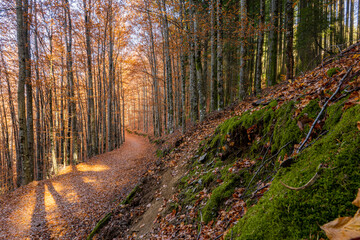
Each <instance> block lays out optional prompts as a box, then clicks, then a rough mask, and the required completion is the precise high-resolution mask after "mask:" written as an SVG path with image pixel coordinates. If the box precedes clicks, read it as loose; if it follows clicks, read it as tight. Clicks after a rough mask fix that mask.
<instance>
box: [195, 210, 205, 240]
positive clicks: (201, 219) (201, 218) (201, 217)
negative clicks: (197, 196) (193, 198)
mask: <svg viewBox="0 0 360 240" xmlns="http://www.w3.org/2000/svg"><path fill="white" fill-rule="evenodd" d="M202 222H203V216H202V213H201V210H200V231H199V234H198V236H197V238H196V239H197V240H199V239H200V235H201V231H202Z"/></svg>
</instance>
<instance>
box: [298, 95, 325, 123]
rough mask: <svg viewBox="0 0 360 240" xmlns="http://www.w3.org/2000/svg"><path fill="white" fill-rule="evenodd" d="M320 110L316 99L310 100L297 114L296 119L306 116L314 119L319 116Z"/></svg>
mask: <svg viewBox="0 0 360 240" xmlns="http://www.w3.org/2000/svg"><path fill="white" fill-rule="evenodd" d="M320 110H321V108H320V107H319V101H318V100H317V99H316V100H311V101H310V102H309V103H308V105H306V107H305V108H304V109H303V110H302V112H301V113H300V114H299V116H298V119H299V118H300V117H302V116H304V115H307V117H309V118H311V119H315V118H316V117H317V115H318V114H319V112H320Z"/></svg>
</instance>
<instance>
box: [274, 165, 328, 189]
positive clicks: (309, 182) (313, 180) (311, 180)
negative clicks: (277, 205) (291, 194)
mask: <svg viewBox="0 0 360 240" xmlns="http://www.w3.org/2000/svg"><path fill="white" fill-rule="evenodd" d="M321 168H322V164H319V166H318V167H317V171H316V173H315V175H314V176H313V177H312V178H311V179H310V180H309V181H308V182H307V183H306V184H305V185H304V186H301V187H290V186H289V185H286V184H285V183H283V182H282V181H281V180H280V183H281V184H282V185H283V186H284V187H286V188H288V189H290V190H296V191H298V190H303V189H305V188H307V187H310V186H311V185H313V184H314V183H315V182H316V179H318V177H319V176H320V174H319V172H320V169H321Z"/></svg>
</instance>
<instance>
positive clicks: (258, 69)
mask: <svg viewBox="0 0 360 240" xmlns="http://www.w3.org/2000/svg"><path fill="white" fill-rule="evenodd" d="M264 24H265V0H260V18H259V30H258V31H259V32H258V39H257V54H256V66H255V88H254V90H255V92H254V93H255V94H257V93H260V92H261V76H262V57H263V45H264V30H265V29H264V28H265V26H264Z"/></svg>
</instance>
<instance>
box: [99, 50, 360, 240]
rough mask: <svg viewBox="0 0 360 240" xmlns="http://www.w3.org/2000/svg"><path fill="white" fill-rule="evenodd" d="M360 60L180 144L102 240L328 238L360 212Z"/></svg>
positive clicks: (283, 90)
mask: <svg viewBox="0 0 360 240" xmlns="http://www.w3.org/2000/svg"><path fill="white" fill-rule="evenodd" d="M359 60H360V47H359V44H357V45H354V46H352V47H350V48H349V49H347V50H345V51H344V52H342V53H340V54H339V55H338V56H337V57H335V58H332V59H329V60H327V61H324V63H323V64H322V65H321V66H319V67H318V68H316V69H315V70H313V71H312V72H309V73H307V74H305V75H304V76H302V77H299V78H298V79H296V81H295V82H294V83H289V84H284V83H283V84H281V85H278V86H276V87H274V88H271V89H267V90H265V91H264V95H263V96H262V97H261V99H254V98H252V99H248V100H246V101H243V102H241V103H240V104H238V105H237V106H234V107H232V108H229V109H227V110H226V111H224V112H222V113H216V114H213V115H211V116H210V117H209V118H208V119H207V120H206V121H204V122H203V123H202V124H200V125H198V126H195V127H194V128H192V129H190V131H188V132H187V134H186V135H184V136H181V137H180V138H176V139H177V140H176V141H175V140H174V144H173V145H174V148H173V149H172V150H171V151H170V153H169V154H168V155H167V156H166V157H163V158H162V161H159V164H158V168H157V169H154V170H153V171H150V172H148V174H147V176H146V177H144V180H143V181H142V182H140V183H139V185H138V188H137V189H136V191H134V192H133V194H132V195H131V197H132V201H127V202H126V203H127V204H125V205H122V206H120V207H119V208H118V209H117V210H115V211H114V217H113V218H112V219H111V222H110V224H108V225H107V226H106V227H105V228H104V229H103V230H102V232H101V233H100V235H99V236H100V238H103V237H110V236H111V237H115V236H117V237H119V236H120V237H129V236H132V237H134V238H146V239H148V238H165V239H167V238H170V239H171V238H175V237H177V238H188V239H220V238H226V239H319V238H321V237H326V236H325V233H324V232H323V231H322V230H321V229H320V226H321V225H323V224H325V223H327V222H329V221H332V220H333V219H335V218H336V217H338V216H352V215H353V214H354V213H355V212H356V210H357V209H356V207H355V206H352V205H351V202H352V200H353V199H354V198H355V196H356V193H357V190H358V188H359V187H360V161H359V160H360V148H359V146H360V126H359V125H360V105H359V99H360V78H359V74H360V64H359ZM174 138H175V137H174ZM167 141H168V142H170V140H167ZM170 145H172V144H170ZM166 152H169V151H166ZM149 186H152V190H149ZM144 193H146V195H144ZM124 209H125V210H124ZM126 214H127V215H126ZM125 215H126V216H127V218H126V220H127V222H126V224H123V225H122V228H119V227H118V226H119V225H121V221H123V222H122V223H124V216H125ZM121 219H122V220H121Z"/></svg>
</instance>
